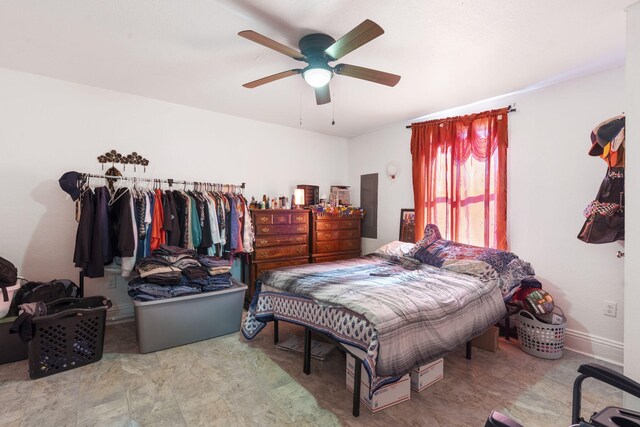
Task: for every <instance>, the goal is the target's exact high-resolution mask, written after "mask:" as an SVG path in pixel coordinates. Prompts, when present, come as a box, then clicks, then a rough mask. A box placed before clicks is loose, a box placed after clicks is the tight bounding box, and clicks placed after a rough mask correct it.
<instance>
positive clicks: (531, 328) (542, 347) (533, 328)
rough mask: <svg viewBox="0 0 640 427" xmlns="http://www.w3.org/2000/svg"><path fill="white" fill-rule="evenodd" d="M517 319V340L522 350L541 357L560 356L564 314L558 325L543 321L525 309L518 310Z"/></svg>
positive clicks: (562, 347)
mask: <svg viewBox="0 0 640 427" xmlns="http://www.w3.org/2000/svg"><path fill="white" fill-rule="evenodd" d="M517 319H518V323H517V328H518V341H520V348H521V349H522V351H524V352H525V353H528V354H530V355H532V356H536V357H541V358H543V359H559V358H561V357H562V352H563V350H564V335H565V328H566V326H567V320H566V318H565V317H564V315H563V316H562V319H563V321H562V323H560V324H559V325H552V324H549V323H543V322H541V321H539V320H538V319H536V318H535V317H534V316H533V314H531V313H529V312H528V311H526V310H520V312H519V313H518V316H517Z"/></svg>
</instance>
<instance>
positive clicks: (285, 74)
mask: <svg viewBox="0 0 640 427" xmlns="http://www.w3.org/2000/svg"><path fill="white" fill-rule="evenodd" d="M301 72H302V70H299V69H298V70H287V71H283V72H281V73H277V74H272V75H270V76H267V77H263V78H261V79H258V80H254V81H252V82H249V83H245V84H243V85H242V86H244V87H247V88H249V89H253V88H254V87H258V86H262V85H263V84H266V83H271V82H275V81H276V80H280V79H284V78H285V77H289V76H295V75H296V74H300V73H301Z"/></svg>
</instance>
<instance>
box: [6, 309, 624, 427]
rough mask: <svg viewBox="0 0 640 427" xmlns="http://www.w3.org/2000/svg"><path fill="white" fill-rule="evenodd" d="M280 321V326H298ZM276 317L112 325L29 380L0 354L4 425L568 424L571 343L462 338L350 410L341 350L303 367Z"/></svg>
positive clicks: (589, 393)
mask: <svg viewBox="0 0 640 427" xmlns="http://www.w3.org/2000/svg"><path fill="white" fill-rule="evenodd" d="M301 333H302V330H301V329H300V328H299V327H297V326H294V325H287V324H283V323H282V322H281V326H280V338H281V339H286V337H287V336H289V335H291V334H296V335H302V334H301ZM272 340H273V335H272V328H271V326H269V327H267V328H266V329H265V330H263V331H262V332H261V333H260V334H259V335H258V336H257V337H256V338H255V339H254V340H252V341H250V342H247V341H246V340H245V339H244V338H243V337H242V335H241V334H240V333H237V334H232V335H228V336H225V337H220V338H215V339H211V340H207V341H202V342H198V343H194V344H190V345H187V346H182V347H177V348H173V349H168V350H164V351H159V352H156V353H150V354H139V353H138V349H137V344H136V338H135V327H134V324H133V323H123V324H119V325H113V326H109V327H108V328H107V333H106V336H105V354H104V357H103V359H102V360H101V361H100V362H98V363H95V364H92V365H88V366H84V367H81V368H78V369H74V370H71V371H67V372H64V373H60V374H56V375H53V376H50V377H47V378H42V379H38V380H29V375H28V365H27V362H26V361H22V362H16V363H12V364H7V365H2V366H0V408H1V409H0V425H1V426H138V425H140V426H146V425H148V426H184V425H188V426H293V425H295V426H316V425H317V426H337V425H346V426H430V427H439V426H447V427H450V426H465V427H472V426H478V427H481V426H483V425H484V421H485V419H486V417H487V415H488V414H489V412H490V411H491V410H492V409H497V410H500V411H502V412H505V413H507V414H510V415H511V416H512V417H514V418H516V419H517V420H518V421H520V422H521V423H523V424H524V425H525V426H527V427H536V426H568V425H569V424H570V416H571V387H572V384H573V380H574V378H575V377H576V369H577V367H578V366H579V365H580V364H581V363H584V362H593V361H594V360H593V359H590V358H588V357H586V356H581V355H579V354H576V353H572V352H565V354H564V357H563V358H562V359H560V360H557V361H549V360H543V359H538V358H534V357H531V356H529V355H527V354H525V353H523V352H522V351H520V349H519V348H518V345H517V343H511V342H507V341H504V340H501V341H500V348H499V350H498V351H497V352H496V353H490V352H486V351H483V350H478V349H474V354H473V360H471V361H468V360H466V359H465V358H464V349H462V348H461V349H460V350H459V351H457V352H455V353H453V354H451V355H449V356H448V357H447V358H445V364H444V368H445V374H444V379H443V380H442V381H440V382H438V383H436V384H435V385H433V386H431V387H430V388H428V389H426V390H424V391H422V392H421V393H416V392H412V394H411V400H409V401H408V402H404V403H402V404H399V405H396V406H393V407H390V408H388V409H386V410H384V411H382V412H378V413H376V414H372V413H370V412H369V410H368V409H367V408H366V407H364V405H363V406H362V409H361V415H360V417H359V418H354V417H352V416H351V399H352V395H351V393H350V392H349V391H348V390H347V388H346V386H345V360H344V356H343V355H342V354H341V353H340V352H339V351H337V350H333V352H332V353H331V354H330V357H328V359H327V360H325V361H324V362H318V361H315V360H313V361H312V372H311V375H310V376H306V375H304V374H303V373H302V356H301V355H298V354H295V353H290V352H285V351H282V350H278V349H276V348H275V346H274V345H273V341H272ZM583 390H584V398H583V408H584V412H583V413H585V414H586V413H591V412H592V411H593V410H595V409H597V408H603V407H604V406H607V405H620V404H621V401H622V395H621V393H620V392H618V391H615V390H613V389H611V388H610V387H608V386H605V385H601V384H599V383H596V382H595V381H593V380H586V381H585V383H584V385H583Z"/></svg>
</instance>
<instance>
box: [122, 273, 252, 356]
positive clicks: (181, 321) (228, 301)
mask: <svg viewBox="0 0 640 427" xmlns="http://www.w3.org/2000/svg"><path fill="white" fill-rule="evenodd" d="M246 289H247V286H246V285H243V284H242V283H240V282H237V281H235V280H233V279H232V285H231V287H230V288H228V289H224V290H221V291H214V292H205V293H202V294H198V295H188V296H184V297H177V298H167V299H162V300H158V301H133V307H134V312H135V316H136V335H137V337H138V347H139V348H140V353H150V352H152V351H158V350H163V349H165V348H170V347H176V346H179V345H184V344H189V343H192V342H196V341H202V340H207V339H209V338H215V337H219V336H221V335H227V334H231V333H233V332H238V331H239V330H240V324H241V322H242V307H243V303H244V293H245V291H246Z"/></svg>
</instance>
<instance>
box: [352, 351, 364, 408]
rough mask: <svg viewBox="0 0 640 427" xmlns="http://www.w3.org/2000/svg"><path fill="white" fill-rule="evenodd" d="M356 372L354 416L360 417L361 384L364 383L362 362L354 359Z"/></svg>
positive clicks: (354, 377)
mask: <svg viewBox="0 0 640 427" xmlns="http://www.w3.org/2000/svg"><path fill="white" fill-rule="evenodd" d="M354 359H355V361H356V363H355V369H354V370H355V372H354V373H353V416H354V417H358V416H360V383H361V381H362V360H360V359H358V358H357V357H354Z"/></svg>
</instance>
